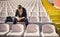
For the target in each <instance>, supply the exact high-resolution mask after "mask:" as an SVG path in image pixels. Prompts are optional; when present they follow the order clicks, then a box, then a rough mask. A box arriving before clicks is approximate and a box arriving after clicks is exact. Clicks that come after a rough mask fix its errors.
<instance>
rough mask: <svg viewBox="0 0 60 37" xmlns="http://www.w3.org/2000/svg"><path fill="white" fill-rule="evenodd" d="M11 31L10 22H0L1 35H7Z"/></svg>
mask: <svg viewBox="0 0 60 37" xmlns="http://www.w3.org/2000/svg"><path fill="white" fill-rule="evenodd" d="M8 32H9V25H8V24H0V35H5V34H6V33H8Z"/></svg>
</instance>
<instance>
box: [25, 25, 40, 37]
mask: <svg viewBox="0 0 60 37" xmlns="http://www.w3.org/2000/svg"><path fill="white" fill-rule="evenodd" d="M24 37H40V34H39V26H38V25H37V24H29V25H28V26H27V28H26V31H25V33H24Z"/></svg>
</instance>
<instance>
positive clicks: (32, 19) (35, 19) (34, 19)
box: [29, 16, 39, 23]
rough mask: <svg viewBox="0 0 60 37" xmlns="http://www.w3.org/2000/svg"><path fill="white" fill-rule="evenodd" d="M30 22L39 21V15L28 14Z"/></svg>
mask: <svg viewBox="0 0 60 37" xmlns="http://www.w3.org/2000/svg"><path fill="white" fill-rule="evenodd" d="M29 22H30V23H38V22H39V17H38V16H30V20H29Z"/></svg>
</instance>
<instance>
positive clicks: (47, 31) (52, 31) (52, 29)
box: [41, 24, 59, 37]
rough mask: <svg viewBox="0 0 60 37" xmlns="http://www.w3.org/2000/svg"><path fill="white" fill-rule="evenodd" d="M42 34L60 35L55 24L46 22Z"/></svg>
mask: <svg viewBox="0 0 60 37" xmlns="http://www.w3.org/2000/svg"><path fill="white" fill-rule="evenodd" d="M41 35H42V37H59V36H58V34H57V33H56V31H55V26H54V25H52V24H44V25H43V26H42V32H41Z"/></svg>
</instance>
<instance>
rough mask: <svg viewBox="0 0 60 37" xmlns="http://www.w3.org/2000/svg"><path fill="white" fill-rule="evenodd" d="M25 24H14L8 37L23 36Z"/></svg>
mask: <svg viewBox="0 0 60 37" xmlns="http://www.w3.org/2000/svg"><path fill="white" fill-rule="evenodd" d="M23 33H24V26H23V25H22V24H16V25H12V30H10V32H9V33H8V34H7V37H22V35H23Z"/></svg>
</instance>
